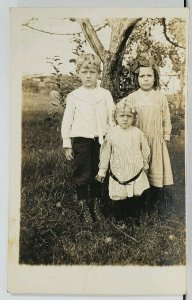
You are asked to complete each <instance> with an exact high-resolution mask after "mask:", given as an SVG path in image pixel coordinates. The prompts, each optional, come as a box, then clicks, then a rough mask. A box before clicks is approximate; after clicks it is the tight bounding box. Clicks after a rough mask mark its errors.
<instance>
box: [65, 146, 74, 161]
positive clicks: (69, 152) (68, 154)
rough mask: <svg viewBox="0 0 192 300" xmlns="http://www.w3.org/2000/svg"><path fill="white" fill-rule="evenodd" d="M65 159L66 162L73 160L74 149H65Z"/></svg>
mask: <svg viewBox="0 0 192 300" xmlns="http://www.w3.org/2000/svg"><path fill="white" fill-rule="evenodd" d="M64 150H65V157H66V160H72V159H73V150H72V148H65V149H64Z"/></svg>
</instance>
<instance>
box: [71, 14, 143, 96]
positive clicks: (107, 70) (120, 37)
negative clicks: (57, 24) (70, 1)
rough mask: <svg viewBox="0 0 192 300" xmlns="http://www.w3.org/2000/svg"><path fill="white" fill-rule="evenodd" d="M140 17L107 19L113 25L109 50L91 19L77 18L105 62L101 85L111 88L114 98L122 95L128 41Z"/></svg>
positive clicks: (92, 46) (94, 48)
mask: <svg viewBox="0 0 192 300" xmlns="http://www.w3.org/2000/svg"><path fill="white" fill-rule="evenodd" d="M139 20H140V18H137V19H136V18H135V19H127V18H121V19H116V18H115V19H107V22H108V24H109V26H110V27H111V30H112V31H111V32H112V33H111V40H110V45H109V50H108V51H107V50H105V49H104V47H103V45H102V43H101V41H100V40H99V38H98V36H97V33H96V31H95V30H94V28H93V26H92V25H91V23H90V20H89V19H76V21H77V22H78V23H79V24H80V25H81V28H82V31H83V33H84V35H85V37H86V40H87V41H88V43H89V44H90V46H91V48H92V49H93V51H94V52H95V53H96V54H97V55H98V56H99V57H100V59H101V61H102V63H103V74H102V80H101V86H102V87H104V88H106V89H109V90H110V91H111V93H112V95H113V98H114V100H117V99H118V98H119V95H120V84H119V81H120V74H121V69H122V61H123V56H124V52H125V48H126V43H127V40H128V38H129V36H130V35H131V33H132V31H133V29H134V28H135V26H136V24H137V22H138V21H139Z"/></svg>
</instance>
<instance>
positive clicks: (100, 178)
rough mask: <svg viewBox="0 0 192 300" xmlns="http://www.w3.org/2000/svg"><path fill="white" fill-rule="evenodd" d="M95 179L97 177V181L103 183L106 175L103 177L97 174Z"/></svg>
mask: <svg viewBox="0 0 192 300" xmlns="http://www.w3.org/2000/svg"><path fill="white" fill-rule="evenodd" d="M95 179H96V180H97V181H99V182H101V183H103V181H104V179H105V177H101V176H99V175H97V176H95Z"/></svg>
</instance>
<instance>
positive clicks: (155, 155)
mask: <svg viewBox="0 0 192 300" xmlns="http://www.w3.org/2000/svg"><path fill="white" fill-rule="evenodd" d="M121 101H128V102H131V103H132V105H133V106H134V108H135V110H136V113H137V126H138V127H139V128H140V129H141V130H142V131H143V132H144V133H145V134H146V137H147V139H148V143H149V146H150V151H151V159H150V164H149V181H150V184H151V185H153V186H157V187H163V186H164V185H171V184H173V175H172V169H171V163H170V158H169V153H168V150H167V147H166V144H165V141H169V140H170V134H171V129H172V126H171V118H170V111H169V105H168V101H167V98H166V96H165V95H164V94H163V93H162V92H161V91H155V90H153V89H152V90H151V91H143V90H141V89H139V90H137V91H136V92H133V93H132V94H130V95H128V96H127V97H125V98H123V99H122V100H121Z"/></svg>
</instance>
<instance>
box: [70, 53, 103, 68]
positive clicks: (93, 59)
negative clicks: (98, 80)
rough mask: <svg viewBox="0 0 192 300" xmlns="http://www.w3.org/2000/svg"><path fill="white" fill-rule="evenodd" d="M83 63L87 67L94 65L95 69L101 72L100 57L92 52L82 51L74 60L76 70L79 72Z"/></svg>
mask: <svg viewBox="0 0 192 300" xmlns="http://www.w3.org/2000/svg"><path fill="white" fill-rule="evenodd" d="M83 64H84V65H85V66H86V67H88V68H91V67H94V68H95V69H97V71H98V72H99V73H100V72H101V60H100V58H99V57H98V56H97V55H95V54H92V53H83V54H81V55H79V57H78V58H77V60H76V71H77V73H78V72H79V70H80V68H81V66H82V65H83Z"/></svg>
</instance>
